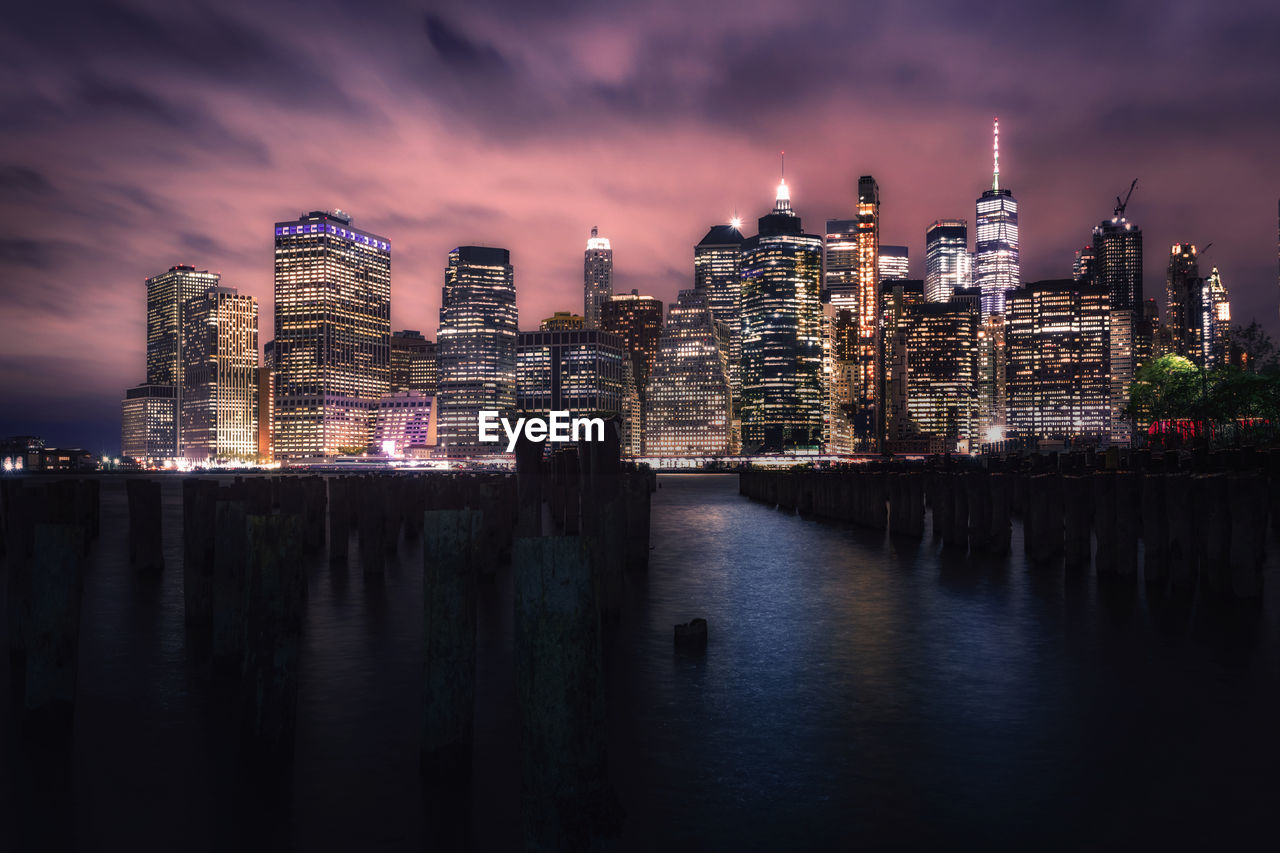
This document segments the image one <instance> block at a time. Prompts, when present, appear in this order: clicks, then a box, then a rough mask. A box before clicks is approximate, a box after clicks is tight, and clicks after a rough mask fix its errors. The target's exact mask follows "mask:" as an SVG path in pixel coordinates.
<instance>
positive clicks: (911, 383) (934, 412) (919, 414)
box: [902, 299, 981, 450]
mask: <svg viewBox="0 0 1280 853" xmlns="http://www.w3.org/2000/svg"><path fill="white" fill-rule="evenodd" d="M903 326H904V329H903V331H902V338H903V339H904V341H905V344H906V370H905V374H906V376H905V385H906V418H907V421H908V423H909V424H910V425H911V427H910V433H911V434H912V437H914V436H915V435H920V436H941V437H942V438H943V439H944V440H945V445H944V446H946V447H947V448H948V449H953V450H955V449H958V450H968V449H969V442H970V441H972V440H973V439H974V438H975V437H976V430H977V427H978V425H979V412H980V408H981V407H980V405H979V401H978V393H977V378H978V335H979V333H980V328H981V315H980V310H979V304H978V302H977V300H973V299H961V300H953V301H950V302H920V303H917V304H915V305H910V306H908V307H907V308H906V310H905V316H904V318H903ZM904 437H906V436H904Z"/></svg>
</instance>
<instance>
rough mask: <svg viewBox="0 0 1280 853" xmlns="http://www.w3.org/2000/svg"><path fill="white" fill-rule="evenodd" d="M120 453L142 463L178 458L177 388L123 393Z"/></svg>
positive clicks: (142, 387)
mask: <svg viewBox="0 0 1280 853" xmlns="http://www.w3.org/2000/svg"><path fill="white" fill-rule="evenodd" d="M120 453H121V455H122V456H124V457H126V458H128V459H136V460H138V461H139V462H159V461H161V460H164V459H172V458H174V457H175V456H177V455H178V389H177V388H175V387H174V386H172V385H139V386H138V387H136V388H130V389H129V390H127V391H125V392H124V400H123V401H122V402H121V403H120Z"/></svg>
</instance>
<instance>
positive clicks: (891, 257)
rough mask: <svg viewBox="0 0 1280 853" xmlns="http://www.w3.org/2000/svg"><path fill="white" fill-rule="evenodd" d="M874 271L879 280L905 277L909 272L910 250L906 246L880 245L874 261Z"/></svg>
mask: <svg viewBox="0 0 1280 853" xmlns="http://www.w3.org/2000/svg"><path fill="white" fill-rule="evenodd" d="M876 272H877V274H878V275H879V277H880V280H881V281H886V280H888V279H891V278H906V277H907V276H908V275H909V274H910V252H909V251H908V249H907V247H906V246H881V247H880V252H879V258H878V260H877V261H876Z"/></svg>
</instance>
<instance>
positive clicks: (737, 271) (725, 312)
mask: <svg viewBox="0 0 1280 853" xmlns="http://www.w3.org/2000/svg"><path fill="white" fill-rule="evenodd" d="M743 239H744V238H743V236H742V232H741V231H739V230H738V229H737V228H736V227H734V226H733V225H713V226H711V229H710V230H709V231H707V235H706V236H705V237H703V238H702V240H701V241H700V242H699V243H698V245H697V246H695V247H694V249H693V286H694V287H695V288H696V289H698V290H701V291H702V292H703V293H705V294H706V298H707V307H709V308H710V309H711V316H712V317H714V318H715V319H716V321H718V322H720V323H723V324H724V325H725V328H727V329H728V333H729V384H730V386H731V388H732V391H733V399H734V408H735V413H734V416H735V418H738V417H740V415H741V412H740V411H739V409H740V402H741V397H742V241H743Z"/></svg>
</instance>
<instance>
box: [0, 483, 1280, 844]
mask: <svg viewBox="0 0 1280 853" xmlns="http://www.w3.org/2000/svg"><path fill="white" fill-rule="evenodd" d="M661 482H662V489H661V490H660V491H659V492H658V493H657V495H656V496H655V502H654V520H653V543H654V551H653V553H652V563H651V567H650V571H649V573H648V574H647V576H645V575H633V576H631V577H630V578H629V579H628V588H627V601H626V611H625V615H624V618H623V622H622V624H621V625H620V626H619V627H618V628H617V630H616V632H615V633H614V634H613V635H612V637H611V638H610V640H609V642H608V644H607V648H606V662H607V667H608V699H609V709H610V739H611V746H610V749H611V771H612V775H613V777H614V781H615V785H616V787H617V789H618V791H619V794H620V796H621V799H622V802H623V804H624V806H625V808H626V809H627V811H628V819H627V823H626V829H625V835H624V837H623V838H622V839H621V840H620V841H619V842H616V843H615V844H613V845H610V847H609V848H608V849H624V850H654V849H678V850H682V849H698V850H778V849H853V848H864V849H921V848H923V849H937V848H949V849H957V848H960V849H965V848H984V849H1008V850H1028V849H1055V850H1057V849H1060V850H1107V849H1122V848H1123V849H1133V848H1138V849H1142V848H1146V847H1150V846H1154V845H1161V846H1163V847H1165V848H1168V849H1183V848H1192V847H1199V846H1207V845H1214V846H1215V847H1219V848H1221V847H1223V846H1226V847H1242V846H1249V847H1257V846H1262V847H1264V848H1270V847H1271V846H1272V845H1273V843H1274V837H1275V836H1276V834H1277V823H1278V820H1277V817H1276V815H1277V814H1278V813H1280V630H1278V628H1277V615H1278V614H1280V608H1278V604H1280V602H1278V601H1277V599H1278V598H1280V592H1278V591H1277V586H1278V585H1280V578H1277V573H1276V571H1275V566H1274V559H1275V558H1274V556H1273V555H1269V560H1270V561H1272V562H1271V563H1269V566H1268V571H1267V574H1268V592H1267V597H1266V600H1265V601H1264V602H1263V603H1262V604H1261V605H1251V606H1243V607H1223V606H1221V605H1215V604H1212V603H1211V602H1206V601H1204V600H1202V599H1201V598H1199V597H1198V596H1189V597H1173V596H1165V595H1148V594H1147V593H1145V591H1144V590H1143V589H1142V588H1141V587H1136V586H1127V587H1126V586H1115V585H1111V584H1103V585H1101V586H1100V585H1099V584H1098V583H1097V582H1096V580H1095V579H1094V578H1093V577H1091V576H1088V575H1064V573H1063V571H1062V570H1061V569H1057V570H1045V571H1030V570H1028V569H1027V567H1026V566H1025V565H1024V563H1023V561H1022V559H1021V556H1020V552H1021V539H1020V531H1019V530H1018V528H1017V527H1016V526H1015V529H1014V543H1013V544H1014V552H1015V556H1014V557H1012V558H1009V559H1000V560H993V559H983V558H976V559H973V560H969V559H966V558H962V557H956V556H953V555H951V554H949V553H948V554H941V553H940V552H939V549H938V548H937V547H936V546H935V545H933V544H932V543H931V539H930V538H929V536H928V534H927V533H926V539H925V541H924V542H923V543H916V542H902V541H899V540H896V539H895V540H888V539H886V538H884V537H882V536H876V535H872V534H868V533H866V532H865V531H858V530H854V529H851V528H846V527H843V526H839V525H835V524H828V523H824V522H816V521H813V520H810V519H807V518H803V517H800V516H797V515H794V514H788V513H783V512H779V511H777V510H773V509H768V508H765V507H763V506H761V505H759V504H755V503H752V502H749V501H747V500H746V499H745V498H741V497H739V496H738V495H737V486H736V479H735V478H733V477H719V476H699V475H685V476H665V477H663V478H662V479H661ZM165 489H166V491H165V500H166V511H167V513H168V516H167V517H168V520H169V522H170V524H171V527H170V528H169V529H168V530H167V531H166V548H167V553H166V559H167V561H168V567H169V568H168V570H167V571H166V573H165V574H164V576H163V577H161V578H159V579H153V580H148V579H142V578H137V577H135V576H134V575H133V574H132V573H131V572H130V571H129V569H128V566H127V555H126V549H125V542H124V524H125V512H126V511H125V506H124V500H123V486H122V484H120V483H112V484H109V485H107V486H106V487H105V488H104V492H103V535H102V539H101V541H100V542H99V544H98V546H97V548H96V550H95V553H94V556H93V564H92V566H91V568H90V570H89V573H88V579H87V583H86V589H85V600H84V611H83V622H82V636H81V649H80V673H81V677H80V678H81V680H80V693H79V704H78V709H77V717H76V727H75V734H74V745H73V747H72V748H71V750H70V752H69V754H62V753H57V752H51V751H49V750H48V749H46V748H43V747H38V746H33V745H31V744H29V743H27V742H26V741H25V740H24V739H23V738H21V737H20V733H19V730H18V728H19V727H18V721H17V715H16V714H15V712H14V708H13V705H12V698H11V695H10V693H9V679H8V673H7V670H6V671H5V672H4V673H3V675H4V678H3V679H0V691H3V693H4V695H3V697H0V698H2V700H3V701H0V715H3V718H2V723H3V732H4V737H3V740H0V850H24V849H35V850H43V849H60V848H64V849H65V848H74V849H80V850H113V849H130V850H210V849H255V848H259V847H266V846H271V847H273V848H274V849H296V850H305V851H312V850H357V851H358V850H396V851H399V850H424V849H432V840H433V838H434V837H435V835H436V833H437V831H438V829H439V827H440V825H441V821H442V819H448V820H450V821H452V822H453V823H460V824H465V825H467V826H469V828H470V832H471V833H472V839H473V841H474V843H475V845H476V847H477V848H478V849H482V850H511V849H516V848H517V847H518V842H519V833H518V821H519V811H518V809H519V806H518V800H519V781H518V740H517V736H516V732H515V711H514V689H513V687H512V674H511V656H510V654H511V653H510V647H511V584H510V575H509V572H503V573H501V574H500V576H499V579H498V582H497V584H496V585H494V586H490V587H485V588H482V592H481V603H480V606H481V614H480V639H479V643H480V654H479V659H480V662H479V680H480V686H479V697H478V703H479V707H478V709H477V731H476V737H477V747H476V756H475V776H476V778H475V785H474V804H473V806H472V814H471V815H470V816H461V815H448V816H446V817H445V818H442V817H441V816H440V815H439V814H438V813H437V812H438V809H436V808H435V804H434V803H433V802H431V801H430V800H424V797H423V794H422V792H421V787H420V785H419V782H418V776H417V743H418V736H419V729H418V715H419V713H420V709H421V697H420V694H419V678H420V666H421V647H422V627H421V615H420V614H421V569H420V565H421V549H420V547H419V546H417V544H416V543H402V550H401V553H400V558H399V561H398V562H397V563H396V564H394V565H392V566H391V567H390V568H389V570H388V573H387V575H386V578H385V580H383V581H367V580H365V579H364V578H363V576H362V574H361V572H360V569H359V563H358V554H357V552H356V549H352V551H351V564H350V567H349V568H348V569H347V570H345V571H331V570H330V569H329V567H328V566H327V562H326V560H325V559H324V558H323V556H321V557H320V558H318V559H317V560H316V564H315V566H314V567H313V569H312V572H311V577H310V589H309V598H308V607H307V614H306V622H305V625H304V647H303V657H302V672H301V688H300V690H301V696H300V712H299V721H298V740H297V756H296V761H295V765H294V769H293V773H292V775H291V776H290V777H289V778H286V779H262V778H246V777H245V776H244V774H243V773H242V772H241V771H239V770H238V766H239V763H238V761H237V756H236V751H237V744H236V738H235V729H234V708H233V707H232V706H231V705H230V704H229V702H228V700H227V699H226V698H225V697H223V696H222V694H221V693H220V692H219V691H217V690H215V689H213V688H212V686H211V685H210V683H209V678H208V675H207V673H206V672H205V671H204V670H203V669H201V668H200V667H199V666H195V665H193V664H192V663H190V662H189V661H188V658H187V652H186V648H185V645H184V636H183V627H182V588H181V573H180V559H181V545H180V543H181V531H180V524H181V513H180V508H181V507H180V486H179V483H178V481H177V480H172V481H169V482H167V483H166V486H165ZM1271 550H1272V551H1274V550H1275V549H1274V548H1272V549H1271ZM0 595H2V593H0ZM694 616H704V617H706V618H707V619H708V621H709V622H710V636H711V639H710V644H709V647H708V649H707V653H706V655H705V657H702V658H696V657H694V658H691V657H686V656H677V655H675V654H673V652H672V643H671V626H672V625H673V624H674V623H676V622H682V621H687V620H688V619H689V618H692V617H694ZM3 618H4V609H3V608H0V620H3ZM0 658H3V656H0ZM7 666H8V661H7V658H4V659H3V660H0V667H2V668H7ZM1260 842H1261V843H1260Z"/></svg>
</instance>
